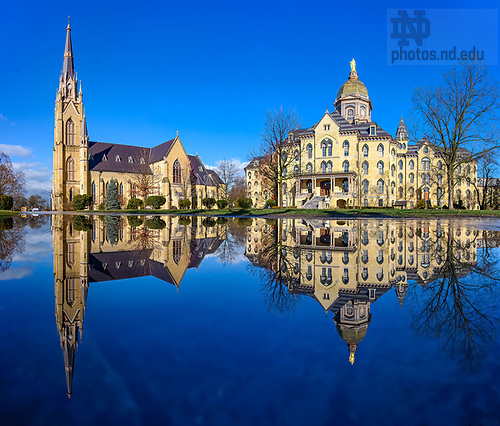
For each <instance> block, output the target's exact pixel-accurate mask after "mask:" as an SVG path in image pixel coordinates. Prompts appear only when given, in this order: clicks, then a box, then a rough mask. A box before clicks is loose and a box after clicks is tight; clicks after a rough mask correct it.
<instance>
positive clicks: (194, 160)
mask: <svg viewBox="0 0 500 426" xmlns="http://www.w3.org/2000/svg"><path fill="white" fill-rule="evenodd" d="M188 158H189V162H190V163H191V173H193V175H194V178H195V180H196V185H209V186H215V183H214V181H213V180H212V178H211V177H210V174H209V173H208V172H207V169H206V168H205V166H204V165H203V163H202V162H201V160H200V159H199V157H198V156H197V155H188Z"/></svg>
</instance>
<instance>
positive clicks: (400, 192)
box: [398, 186, 403, 198]
mask: <svg viewBox="0 0 500 426" xmlns="http://www.w3.org/2000/svg"><path fill="white" fill-rule="evenodd" d="M398 192H399V198H403V187H402V186H400V187H399V188H398Z"/></svg>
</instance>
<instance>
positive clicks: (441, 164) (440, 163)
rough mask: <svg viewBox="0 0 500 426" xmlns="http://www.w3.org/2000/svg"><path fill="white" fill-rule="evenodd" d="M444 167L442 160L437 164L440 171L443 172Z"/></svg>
mask: <svg viewBox="0 0 500 426" xmlns="http://www.w3.org/2000/svg"><path fill="white" fill-rule="evenodd" d="M442 167H443V163H442V162H441V160H439V161H438V162H437V168H438V170H441V168H442Z"/></svg>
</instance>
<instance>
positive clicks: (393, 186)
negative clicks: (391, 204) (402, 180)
mask: <svg viewBox="0 0 500 426" xmlns="http://www.w3.org/2000/svg"><path fill="white" fill-rule="evenodd" d="M394 188H396V184H395V183H394V182H391V195H394Z"/></svg>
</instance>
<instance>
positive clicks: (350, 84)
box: [337, 76, 368, 99]
mask: <svg viewBox="0 0 500 426" xmlns="http://www.w3.org/2000/svg"><path fill="white" fill-rule="evenodd" d="M342 95H362V96H365V97H367V98H368V90H366V86H365V85H364V84H363V83H362V82H361V81H360V80H359V79H358V78H357V77H356V78H352V77H351V76H349V78H348V80H347V81H346V82H345V83H344V84H343V85H342V86H340V89H339V91H338V93H337V99H339V98H340V97H341V96H342Z"/></svg>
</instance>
